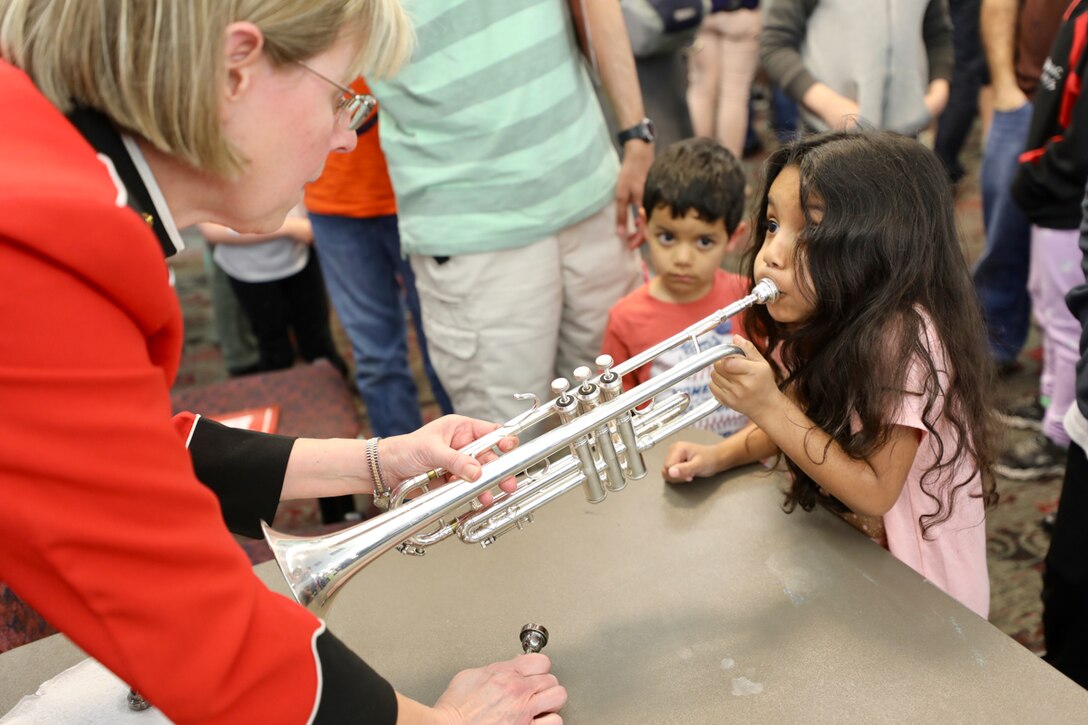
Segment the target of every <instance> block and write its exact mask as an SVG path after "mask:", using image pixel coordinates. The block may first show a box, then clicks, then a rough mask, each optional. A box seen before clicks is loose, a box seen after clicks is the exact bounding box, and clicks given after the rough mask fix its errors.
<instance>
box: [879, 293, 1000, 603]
mask: <svg viewBox="0 0 1088 725" xmlns="http://www.w3.org/2000/svg"><path fill="white" fill-rule="evenodd" d="M923 317H924V318H925V321H926V327H925V329H924V335H925V343H926V346H927V348H928V349H929V351H930V354H931V355H932V356H933V359H934V361H935V363H936V368H937V371H938V377H939V379H940V386H941V389H942V390H946V389H947V388H948V373H947V372H946V371H947V369H948V368H949V365H948V363H947V361H946V359H945V356H944V347H943V346H942V345H941V343H940V340H939V339H938V337H937V334H936V331H935V330H934V329H933V325H932V321H931V320H930V318H929V315H927V314H925V313H924V312H923ZM924 376H925V370H924V368H923V367H922V365H921V363H920V362H917V361H916V362H915V363H914V364H913V365H912V366H911V368H910V370H909V371H908V373H907V384H906V386H905V387H906V390H907V392H906V393H905V394H904V395H903V400H902V405H901V406H899V410H898V411H897V413H896V415H895V417H894V419H893V421H892V422H893V423H894V424H896V425H902V426H906V427H908V428H914V429H916V430H918V431H919V433H920V434H921V435H920V442H919V446H918V454H917V455H916V456H915V458H914V465H913V466H911V469H910V473H908V474H907V480H906V482H905V483H904V485H903V490H902V491H901V492H900V493H899V499H898V500H897V501H896V502H895V505H894V506H892V508H891V510H890V511H888V513H886V514H884V528H885V530H886V533H887V536H888V549H889V550H890V551H891V553H892V554H893V555H895V557H896V558H898V559H900V560H901V561H903V562H905V563H906V564H908V565H909V566H910V567H911V568H912V569H914V570H915V571H917V572H918V573H919V574H921V575H922V576H924V577H925V578H926V579H928V580H929V581H931V582H932V583H933V584H936V585H937V586H938V587H940V588H941V589H943V590H944V591H945V592H947V593H948V594H949V595H951V596H952V597H954V598H955V599H957V600H959V601H960V603H962V604H963V605H964V606H966V607H968V608H969V609H971V610H973V611H974V612H975V613H977V614H978V615H979V616H980V617H983V618H985V617H986V616H987V615H988V614H989V611H990V579H989V575H988V573H987V569H986V523H985V514H984V510H983V502H982V499H981V498H979V497H978V496H979V495H980V494H981V493H982V479H981V476H980V475H979V473H978V471H975V472H974V476H973V477H972V478H971V479H970V482H969V483H968V484H967V485H966V486H963V487H961V488H959V489H958V490H957V491H956V494H955V501H954V506H953V507H952V516H951V518H949V519H947V520H946V521H944V522H943V523H940V524H937V525H936V526H932V527H930V529H929V533H928V536H927V538H923V537H922V527H921V525H920V524H919V522H918V518H919V516H921V515H923V514H931V513H934V512H935V511H936V510H937V503H936V502H935V501H934V500H933V499H932V498H930V497H929V496H928V495H926V493H924V492H923V490H922V475H923V474H924V473H925V471H926V470H927V469H929V468H930V467H931V466H932V465H933V464H934V463H935V462H936V461H937V454H938V450H937V446H936V444H937V441H936V439H935V438H934V437H933V436H931V435H930V434H929V431H927V430H926V427H925V424H924V423H923V422H922V413H923V409H924V406H925V398H924V397H923V396H922V395H921V394H920V392H921V391H922V389H923V388H922V384H923V382H924V380H925V378H924ZM943 402H944V396H943V395H942V396H941V397H939V398H938V399H937V401H936V404H935V409H934V411H933V412H932V413H931V417H932V418H935V419H936V421H937V422H936V425H935V426H934V427H935V428H936V430H937V433H938V434H939V435H940V437H941V440H942V441H943V443H944V460H945V461H949V460H952V458H953V455H954V451H955V447H956V445H955V444H956V435H955V431H954V429H953V428H952V426H951V425H950V424H949V423H948V421H947V420H946V419H945V418H944V416H943V412H942V406H943ZM970 472H971V462H970V460H968V458H967V456H960V457H959V459H958V460H956V461H955V464H954V465H953V466H952V467H951V468H950V469H947V470H945V471H942V472H941V474H940V478H939V479H933V480H928V481H926V484H927V488H928V490H930V491H933V492H935V493H936V492H937V491H940V492H941V493H940V495H941V496H942V500H943V496H945V495H946V494H945V493H944V488H945V487H946V486H950V485H951V484H953V483H958V482H961V481H963V480H965V478H966V477H967V476H968V474H969V473H970ZM931 479H932V476H931Z"/></svg>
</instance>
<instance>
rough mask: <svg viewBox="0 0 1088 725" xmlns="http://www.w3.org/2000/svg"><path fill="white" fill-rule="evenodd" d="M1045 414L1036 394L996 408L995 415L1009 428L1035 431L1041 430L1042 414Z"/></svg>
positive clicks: (1044, 409)
mask: <svg viewBox="0 0 1088 725" xmlns="http://www.w3.org/2000/svg"><path fill="white" fill-rule="evenodd" d="M1045 414H1046V408H1044V407H1043V404H1042V403H1040V402H1039V396H1038V395H1033V396H1031V398H1025V399H1023V400H1019V401H1015V402H1013V403H1010V404H1009V405H1007V406H1005V407H1003V408H998V410H997V417H998V418H1000V419H1001V422H1002V423H1004V424H1005V425H1007V426H1009V427H1010V428H1016V429H1017V430H1033V431H1036V432H1041V431H1042V430H1043V416H1044V415H1045Z"/></svg>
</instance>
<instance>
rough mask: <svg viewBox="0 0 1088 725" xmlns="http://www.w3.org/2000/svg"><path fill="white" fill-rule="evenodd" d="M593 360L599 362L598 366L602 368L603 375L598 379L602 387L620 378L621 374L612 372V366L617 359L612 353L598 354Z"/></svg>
mask: <svg viewBox="0 0 1088 725" xmlns="http://www.w3.org/2000/svg"><path fill="white" fill-rule="evenodd" d="M593 362H595V363H597V367H599V368H600V369H601V377H600V378H599V380H598V382H599V383H600V384H601V387H604V386H605V385H607V384H610V383H613V382H616V381H618V380H619V377H620V376H619V375H616V374H615V373H614V372H612V366H613V365H614V364H615V363H616V361H615V360H614V359H613V358H612V356H611V355H598V356H597V359H596V360H594V361H593Z"/></svg>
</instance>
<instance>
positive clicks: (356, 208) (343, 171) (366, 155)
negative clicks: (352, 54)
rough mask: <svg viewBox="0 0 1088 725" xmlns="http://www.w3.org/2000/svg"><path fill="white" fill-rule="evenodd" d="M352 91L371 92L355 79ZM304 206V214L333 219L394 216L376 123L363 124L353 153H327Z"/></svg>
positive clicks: (395, 208) (393, 203)
mask: <svg viewBox="0 0 1088 725" xmlns="http://www.w3.org/2000/svg"><path fill="white" fill-rule="evenodd" d="M351 88H352V90H354V91H355V92H356V93H370V87H369V86H368V85H367V84H366V81H365V80H364V79H362V78H357V79H356V80H355V82H354V83H352V84H351ZM379 112H380V111H377V112H375V113H379ZM375 121H376V119H375ZM303 203H304V204H305V205H306V209H307V211H311V212H314V213H316V214H329V215H332V216H345V217H355V218H365V217H374V216H387V215H389V214H396V213H397V199H396V196H394V194H393V184H392V182H390V181H389V170H388V169H387V167H386V165H385V154H383V153H382V147H381V144H380V143H379V141H378V123H377V122H375V123H371V122H370V121H369V120H368V121H366V122H364V123H363V126H362V128H361V129H360V133H359V144H358V145H357V146H356V147H355V150H354V151H352V152H351V153H348V154H342V153H336V152H334V153H331V154H329V158H328V160H327V161H326V162H325V171H324V172H323V173H322V174H321V178H319V179H318V180H317V181H315V182H314V183H312V184H310V185H309V186H307V187H306V196H305V199H304V202H303Z"/></svg>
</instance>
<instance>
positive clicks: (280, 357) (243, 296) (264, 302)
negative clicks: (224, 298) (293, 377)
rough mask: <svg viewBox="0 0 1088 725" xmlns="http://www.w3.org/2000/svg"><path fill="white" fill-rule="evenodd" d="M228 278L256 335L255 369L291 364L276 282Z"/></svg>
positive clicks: (292, 350) (285, 320)
mask: <svg viewBox="0 0 1088 725" xmlns="http://www.w3.org/2000/svg"><path fill="white" fill-rule="evenodd" d="M228 279H229V280H230V286H231V289H232V290H234V296H235V297H237V298H238V304H239V305H240V306H241V307H242V309H243V310H244V311H245V313H246V317H247V318H248V319H249V325H250V327H252V328H253V334H254V335H255V336H256V337H257V351H258V353H259V356H260V361H259V362H258V367H259V369H260V370H261V371H262V372H268V371H271V370H284V369H286V368H289V367H291V366H292V365H294V364H295V347H294V345H293V344H291V335H290V332H289V327H288V317H287V303H286V301H285V299H284V291H283V289H282V287H281V286H280V281H279V280H277V281H275V282H243V281H241V280H238V279H235V278H234V277H230V276H229V275H228Z"/></svg>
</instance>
